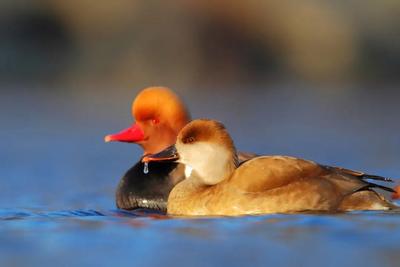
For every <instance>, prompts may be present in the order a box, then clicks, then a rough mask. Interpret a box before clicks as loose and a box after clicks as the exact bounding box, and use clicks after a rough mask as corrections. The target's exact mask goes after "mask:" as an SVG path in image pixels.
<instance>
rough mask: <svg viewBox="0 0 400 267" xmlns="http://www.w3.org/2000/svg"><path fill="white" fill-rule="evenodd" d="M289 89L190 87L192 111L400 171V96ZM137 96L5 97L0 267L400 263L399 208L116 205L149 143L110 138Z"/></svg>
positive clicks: (341, 159) (280, 140)
mask: <svg viewBox="0 0 400 267" xmlns="http://www.w3.org/2000/svg"><path fill="white" fill-rule="evenodd" d="M291 88H292V85H285V86H280V87H276V88H271V89H269V90H256V89H254V90H248V91H244V90H240V88H237V89H231V90H227V91H221V92H219V94H218V97H210V94H213V93H214V92H212V91H210V90H198V91H184V90H182V91H180V94H181V95H182V96H183V97H184V98H185V100H186V102H188V103H190V107H191V110H192V114H193V117H211V118H216V119H219V120H221V121H223V122H224V123H225V124H226V125H227V127H228V129H229V130H230V132H231V133H232V135H233V137H234V139H235V141H236V145H237V147H238V148H239V149H242V150H247V151H253V152H256V153H260V154H263V153H265V154H285V155H292V156H298V157H304V158H307V159H313V160H316V161H318V162H321V163H324V164H332V165H338V166H343V167H348V168H353V169H357V170H365V171H367V172H370V173H374V174H380V175H384V176H388V177H394V178H397V177H399V176H400V165H399V164H398V162H400V152H399V151H400V138H399V134H398V133H399V132H400V124H399V123H398V118H399V115H400V106H399V105H398V99H399V96H400V94H399V93H397V92H396V90H393V88H390V87H388V88H386V89H385V88H382V89H381V91H375V90H367V89H364V88H362V89H360V88H359V87H356V88H344V89H341V90H333V91H332V90H328V89H327V90H315V89H312V88H306V87H305V88H300V89H301V90H300V89H298V90H293V89H291ZM135 94H136V91H135V90H132V91H123V90H121V91H115V92H113V93H112V94H110V92H109V91H101V90H99V91H94V90H84V91H74V90H69V91H67V90H57V88H54V89H53V90H47V91H43V90H34V89H32V88H20V87H19V88H9V90H5V91H3V92H2V95H1V98H0V109H1V110H0V121H1V123H2V127H1V128H0V140H1V141H0V162H1V165H0V266H52V265H57V266H106V265H107V266H110V265H112V266H122V265H124V266H125V265H129V266H159V265H166V266H167V265H177V266H221V265H229V266H244V265H246V266H247V265H249V266H271V265H278V266H361V265H362V266H399V264H400V244H399V242H400V212H399V211H391V212H354V213H346V214H291V215H284V214H277V215H265V216H247V217H241V218H227V217H224V218H171V217H168V216H165V215H162V214H157V213H154V212H151V211H144V210H142V211H135V212H125V211H120V210H117V209H116V208H115V205H114V190H115V187H116V185H117V183H118V180H119V177H120V176H121V175H122V174H123V172H124V171H125V170H126V169H128V168H129V167H130V166H131V165H132V164H133V163H134V162H135V160H136V159H137V158H138V157H139V156H140V150H139V149H138V148H137V147H136V146H134V145H130V144H104V143H103V136H104V135H105V134H108V133H110V132H115V131H117V130H120V129H122V128H123V127H125V126H127V125H129V124H130V123H131V119H130V115H129V112H130V107H129V105H130V99H131V98H132V97H133V96H134V95H135ZM396 181H397V182H398V180H396ZM398 204H400V203H398Z"/></svg>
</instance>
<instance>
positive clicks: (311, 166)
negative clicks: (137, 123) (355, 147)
mask: <svg viewBox="0 0 400 267" xmlns="http://www.w3.org/2000/svg"><path fill="white" fill-rule="evenodd" d="M160 160H178V162H180V163H183V164H185V165H186V166H187V167H190V169H191V170H192V171H191V174H190V176H189V177H188V178H187V179H185V180H184V181H182V182H180V183H179V184H177V185H176V186H175V187H174V188H173V189H172V191H171V193H170V195H169V198H168V213H169V214H173V215H229V216H235V215H244V214H263V213H289V212H303V211H324V212H336V211H340V210H341V205H342V202H343V201H346V198H347V197H349V196H352V195H353V194H356V193H357V192H361V191H366V192H370V191H369V190H371V188H374V187H376V188H381V189H384V190H387V191H393V190H392V189H391V188H388V187H384V186H380V185H377V184H373V183H370V182H367V181H366V180H365V179H374V180H381V181H390V179H387V178H383V177H380V176H373V175H367V174H364V173H361V172H356V171H351V170H347V169H342V168H335V167H329V166H323V165H319V164H317V163H315V162H312V161H308V160H303V159H298V158H292V157H287V156H260V157H256V158H253V159H251V160H248V161H246V162H244V163H243V164H241V165H240V166H239V164H238V160H237V156H236V150H235V147H234V144H233V141H232V139H231V137H230V136H229V134H228V132H227V131H226V129H225V127H224V126H223V125H222V124H221V123H219V122H216V121H212V120H195V121H192V122H191V123H189V124H188V125H186V126H185V127H184V128H183V129H182V131H181V132H180V133H179V135H178V138H177V142H176V145H175V146H174V147H170V148H169V149H167V150H164V151H163V152H161V153H158V154H155V155H148V156H145V157H144V158H143V161H146V162H150V161H160ZM375 194H376V193H375ZM376 195H377V194H376ZM378 196H379V195H378ZM379 197H380V198H381V201H380V202H379V203H378V204H379V207H377V209H389V208H391V207H393V205H392V204H391V203H389V202H388V201H386V200H384V199H383V198H382V197H381V196H379ZM364 201H367V200H366V199H364ZM375 204H376V203H374V205H375Z"/></svg>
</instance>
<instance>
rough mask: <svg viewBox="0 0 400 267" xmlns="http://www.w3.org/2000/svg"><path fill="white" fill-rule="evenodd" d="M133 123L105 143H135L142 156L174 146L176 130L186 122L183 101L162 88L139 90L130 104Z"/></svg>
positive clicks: (109, 137) (187, 115) (110, 136)
mask: <svg viewBox="0 0 400 267" xmlns="http://www.w3.org/2000/svg"><path fill="white" fill-rule="evenodd" d="M132 115H133V117H134V118H135V121H136V122H135V123H134V124H133V125H132V126H131V127H129V128H127V129H125V130H123V131H121V132H119V133H117V134H112V135H107V136H106V137H105V141H106V142H109V141H120V142H130V143H137V144H139V145H140V146H141V147H142V148H143V150H144V154H152V153H156V152H159V151H161V150H163V149H164V148H166V147H168V146H170V145H172V144H174V143H175V140H176V137H177V135H178V133H179V131H180V130H181V129H182V128H183V127H184V126H185V125H186V124H187V123H188V122H189V121H190V115H189V112H188V110H187V109H186V106H185V105H184V103H183V101H182V100H181V99H180V98H179V97H178V96H177V95H176V94H175V93H174V92H172V91H171V90H170V89H168V88H166V87H148V88H146V89H143V90H142V91H141V92H140V93H139V94H138V95H137V96H136V98H135V100H134V101H133V103H132Z"/></svg>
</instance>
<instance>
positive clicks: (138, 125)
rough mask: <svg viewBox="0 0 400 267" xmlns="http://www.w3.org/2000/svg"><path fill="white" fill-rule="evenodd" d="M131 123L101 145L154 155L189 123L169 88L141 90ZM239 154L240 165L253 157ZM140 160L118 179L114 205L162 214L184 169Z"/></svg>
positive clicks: (174, 165)
mask: <svg viewBox="0 0 400 267" xmlns="http://www.w3.org/2000/svg"><path fill="white" fill-rule="evenodd" d="M132 116H133V118H134V120H135V122H134V123H133V124H132V125H131V126H130V127H128V128H126V129H124V130H122V131H120V132H118V133H115V134H109V135H106V136H105V138H104V141H105V142H117V141H118V142H127V143H135V144H138V145H139V146H140V147H141V148H142V150H143V155H142V157H143V156H144V155H148V154H154V153H157V152H160V151H162V150H164V149H165V148H167V147H169V146H171V145H173V144H174V143H175V141H176V137H177V135H178V133H179V132H180V130H181V129H182V128H183V127H184V126H185V125H186V124H187V123H189V121H190V120H191V116H190V112H189V110H188V108H187V107H186V105H185V104H184V102H183V100H182V99H181V98H180V97H179V96H178V95H177V94H176V93H174V92H173V91H172V90H171V89H170V88H168V87H163V86H152V87H147V88H144V89H143V90H141V91H140V92H139V93H138V95H137V96H136V97H135V99H134V101H133V103H132ZM254 156H255V154H253V153H246V152H239V157H240V160H241V161H245V160H247V159H249V158H251V157H254ZM142 157H141V158H140V159H139V160H138V161H137V162H136V163H135V164H134V165H133V166H132V167H131V168H130V169H128V171H126V173H125V174H124V175H123V176H122V178H121V179H120V181H119V183H118V186H117V189H116V193H115V202H116V206H117V208H119V209H124V210H134V209H142V208H143V209H152V210H157V211H161V212H165V211H166V209H167V199H168V195H169V192H170V191H171V190H172V188H173V187H174V186H175V184H177V183H178V182H180V181H181V180H183V179H184V178H185V172H184V171H185V168H184V166H183V165H182V164H180V163H176V162H151V163H148V164H145V163H143V162H142V160H141V159H142Z"/></svg>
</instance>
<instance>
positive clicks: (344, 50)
mask: <svg viewBox="0 0 400 267" xmlns="http://www.w3.org/2000/svg"><path fill="white" fill-rule="evenodd" d="M399 25H400V2H399V1H397V0H381V1H376V0H363V1H360V0H347V1H329V0H319V1H316V0H305V1H294V0H283V1H282V0H279V1H277V0H264V1H255V0H249V1H232V0H230V1H228V0H220V1H202V0H189V1H188V0H185V1H184V0H175V1H156V0H149V1H133V0H121V1H114V2H113V1H103V0H98V1H88V0H80V1H62V0H37V1H28V0H13V1H11V0H3V1H1V2H0V36H1V38H0V121H1V125H2V126H1V128H0V140H1V141H0V162H1V167H0V169H1V172H0V179H1V180H0V206H1V207H3V208H6V207H27V206H28V207H36V206H37V207H38V208H40V207H43V206H44V207H46V208H50V209H60V208H87V207H89V208H113V207H114V199H113V198H114V196H113V194H114V189H115V187H116V185H117V183H118V180H119V177H120V176H121V175H122V174H123V173H124V171H125V170H127V169H128V168H129V167H130V166H131V165H132V164H133V163H134V162H135V161H136V160H137V159H138V157H139V156H140V154H141V151H140V149H139V148H138V147H137V146H134V145H131V144H114V143H113V144H104V143H103V136H104V135H105V134H108V133H112V132H116V131H118V130H120V129H122V128H124V127H126V126H128V125H129V124H130V123H131V122H132V118H131V117H130V105H131V102H132V100H133V98H134V97H135V95H136V94H137V93H138V92H139V91H140V90H141V89H142V88H144V87H147V86H152V85H163V86H168V87H171V88H172V89H174V90H175V91H176V92H178V94H179V95H180V96H181V97H182V98H183V99H184V100H185V101H186V103H187V104H188V106H189V107H190V110H191V111H192V115H193V117H194V118H196V117H210V118H215V119H218V120H221V121H223V122H224V123H225V124H226V125H227V127H228V129H229V130H230V131H231V133H232V135H233V136H234V138H235V141H236V143H237V147H238V148H239V149H241V150H245V151H253V152H257V153H263V154H289V155H293V156H301V157H306V158H308V159H314V160H317V161H319V162H321V163H325V164H332V165H341V166H345V167H349V168H355V169H362V170H366V171H369V172H373V173H378V174H381V175H386V176H395V177H396V176H397V177H400V167H399V164H398V163H399V160H400V152H399V151H400V150H399V148H400V140H399V134H398V133H399V130H400V129H399V128H400V127H399V121H398V118H399V115H400V107H399V96H400V93H399V90H398V87H399V82H400V75H399V74H400V73H399V70H400V28H399Z"/></svg>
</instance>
